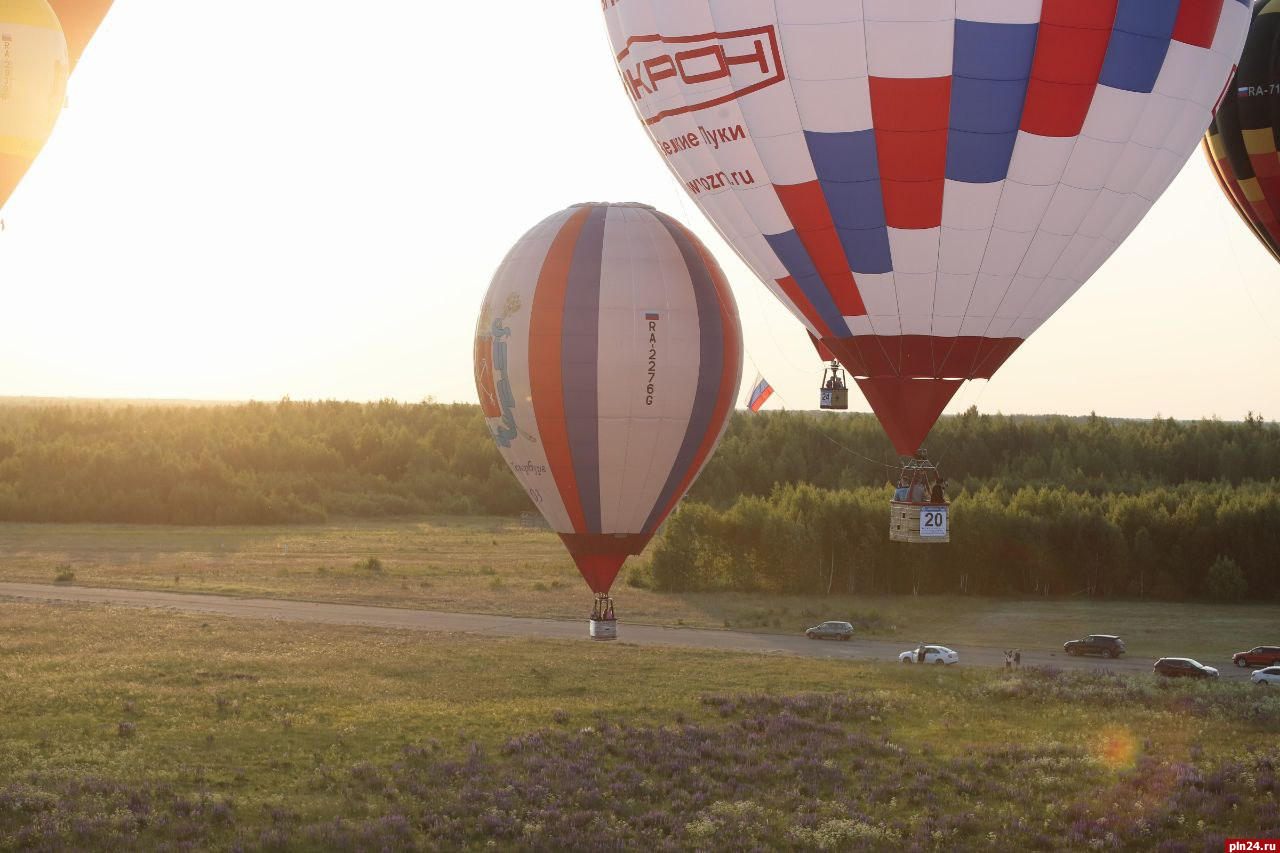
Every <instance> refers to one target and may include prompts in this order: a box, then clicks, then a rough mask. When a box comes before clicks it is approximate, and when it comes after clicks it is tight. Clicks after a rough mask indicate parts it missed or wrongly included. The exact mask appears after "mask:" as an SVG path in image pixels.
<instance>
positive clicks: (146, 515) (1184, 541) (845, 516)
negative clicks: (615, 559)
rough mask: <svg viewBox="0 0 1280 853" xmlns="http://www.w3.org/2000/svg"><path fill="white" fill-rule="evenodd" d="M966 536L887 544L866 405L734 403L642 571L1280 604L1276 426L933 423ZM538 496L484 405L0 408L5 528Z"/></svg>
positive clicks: (788, 586) (879, 436)
mask: <svg viewBox="0 0 1280 853" xmlns="http://www.w3.org/2000/svg"><path fill="white" fill-rule="evenodd" d="M929 449H930V453H931V456H932V457H933V458H934V459H935V460H937V461H939V462H940V464H941V465H942V468H943V470H944V473H945V474H946V475H947V476H948V477H949V478H950V486H951V488H950V496H951V497H952V499H953V501H954V503H953V527H954V531H953V542H952V544H951V545H950V546H946V547H938V546H932V547H930V546H926V547H912V546H905V545H898V544H893V543H890V542H888V540H887V536H886V532H885V530H886V527H887V503H886V502H887V499H888V496H889V493H890V489H889V486H888V483H889V481H890V480H891V479H893V478H895V477H896V472H895V470H894V467H893V465H894V462H895V460H896V457H895V456H894V454H893V451H892V448H891V447H890V445H889V443H888V441H887V440H886V439H885V438H884V436H883V433H882V432H881V431H880V427H879V425H878V424H877V423H876V421H875V420H874V418H872V417H871V416H869V415H857V414H852V415H848V414H846V415H830V414H816V413H788V412H777V413H764V414H759V415H750V414H746V413H741V412H740V413H738V414H736V415H735V416H734V419H733V422H732V423H731V425H730V428H729V431H728V433H727V434H726V436H725V439H724V441H723V442H722V444H721V447H720V449H719V451H718V452H717V454H716V456H715V458H714V459H713V460H712V462H711V463H710V464H709V465H708V467H707V469H706V471H704V472H703V475H702V477H701V478H700V479H699V481H698V482H697V483H696V484H695V486H694V488H693V490H692V491H691V492H690V495H689V497H688V498H687V499H686V500H685V501H684V502H683V503H682V505H681V507H680V509H679V510H678V511H677V512H676V513H675V514H674V515H673V516H672V518H671V519H670V520H669V521H668V522H667V525H666V527H665V529H664V532H663V537H662V538H661V540H660V541H659V544H658V546H657V547H656V548H655V549H654V553H653V557H652V560H651V561H650V563H648V564H647V565H641V567H640V568H639V569H638V570H636V571H633V572H632V573H631V582H632V583H635V584H639V585H652V586H654V587H657V588H660V589H670V590H719V589H739V590H768V591H777V592H827V591H831V592H836V591H840V592H844V591H852V592H868V593H870V592H877V593H881V592H899V593H911V592H950V593H970V594H983V595H1050V596H1057V595H1074V594H1084V595H1090V596H1099V597H1143V598H1148V597H1155V598H1172V599H1179V598H1202V597H1209V598H1215V599H1220V600H1245V599H1250V598H1265V599H1274V598H1276V597H1280V571H1277V558H1280V489H1278V488H1277V485H1278V484H1280V426H1277V425H1276V424H1274V423H1268V422H1267V421H1265V420H1264V419H1263V418H1262V417H1260V416H1254V415H1252V414H1251V415H1249V417H1248V418H1246V420H1245V421H1243V422H1236V423H1229V422H1223V421H1219V420H1204V421H1196V422H1181V421H1175V420H1171V419H1153V420H1148V421H1117V420H1109V419H1105V418H1100V417H1096V416H1091V417H1087V418H1065V417H1018V416H1004V415H984V414H979V413H978V412H977V411H975V410H972V409H971V410H969V411H968V412H965V413H964V414H962V415H958V416H955V417H948V418H944V419H942V421H941V422H940V423H939V424H938V426H937V428H936V429H935V430H934V432H933V434H932V435H931V436H930V444H929ZM532 509H533V507H532V505H531V504H530V503H529V501H528V499H527V498H526V496H525V495H524V493H523V491H522V490H521V489H520V488H519V487H518V486H517V485H516V482H515V479H514V478H513V477H512V476H511V475H510V473H509V472H508V471H507V470H506V467H505V465H504V464H503V462H502V460H501V457H499V455H498V453H497V451H496V450H495V449H494V447H493V443H492V441H491V440H490V438H489V435H488V433H487V431H486V428H485V425H484V422H483V420H482V418H481V416H480V412H479V409H478V408H477V407H475V406H468V405H439V404H432V403H422V404H412V405H410V404H402V403H396V402H379V403H369V404H358V403H338V402H314V403H311V402H307V403H304V402H292V401H289V400H285V401H282V402H279V403H247V404H236V405H225V406H202V407H193V406H164V405H139V406H129V405H124V406H122V405H85V404H35V403H31V402H27V403H26V404H24V405H3V404H0V521H25V522H127V523H160V524H280V523H307V522H319V521H324V520H326V519H329V518H336V517H361V518H368V517H383V516H406V515H422V514H447V515H519V514H521V513H526V512H531V511H532Z"/></svg>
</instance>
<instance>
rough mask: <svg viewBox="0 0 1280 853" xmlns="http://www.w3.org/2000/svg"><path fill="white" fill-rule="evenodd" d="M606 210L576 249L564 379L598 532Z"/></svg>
mask: <svg viewBox="0 0 1280 853" xmlns="http://www.w3.org/2000/svg"><path fill="white" fill-rule="evenodd" d="M608 212H609V209H608V208H607V207H602V206H598V207H594V208H592V210H591V215H590V216H589V217H587V221H586V223H585V224H584V225H583V226H582V233H581V234H580V235H579V236H578V242H577V244H576V245H575V246H574V249H573V264H572V266H571V267H570V268H569V285H568V287H567V288H566V290H565V297H564V326H563V332H562V334H563V341H564V343H563V348H562V350H561V358H562V362H561V365H562V366H561V376H562V381H563V383H564V418H565V431H566V433H567V434H568V437H569V454H570V456H571V457H572V458H573V472H574V476H575V477H576V478H577V481H578V497H579V499H580V500H581V501H582V514H583V517H584V518H585V520H586V523H587V529H586V531H584V532H586V533H600V532H602V531H601V526H600V433H599V429H600V427H599V411H600V408H599V404H600V401H599V382H598V371H599V368H598V363H599V359H600V344H599V339H600V270H601V266H602V264H603V258H604V223H605V218H606V217H607V216H608Z"/></svg>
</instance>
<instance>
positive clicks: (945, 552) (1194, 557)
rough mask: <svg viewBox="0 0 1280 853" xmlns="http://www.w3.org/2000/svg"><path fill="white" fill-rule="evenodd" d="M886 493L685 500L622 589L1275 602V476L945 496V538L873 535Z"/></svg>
mask: <svg viewBox="0 0 1280 853" xmlns="http://www.w3.org/2000/svg"><path fill="white" fill-rule="evenodd" d="M891 493H892V490H891V489H889V488H888V487H881V488H867V487H863V488H857V489H841V490H828V489H820V488H817V487H816V486H813V485H810V484H798V485H797V484H791V485H780V486H778V487H777V488H776V489H774V490H773V492H771V493H770V494H769V495H767V496H764V497H761V496H757V495H745V496H742V497H740V498H738V499H737V500H736V501H734V502H733V504H732V505H731V506H729V507H728V508H727V509H719V508H716V507H714V506H712V505H710V504H706V503H699V502H695V501H685V502H684V503H683V505H682V506H681V507H680V508H679V510H678V511H677V512H676V513H675V514H674V515H673V516H672V517H671V518H670V519H668V521H667V523H666V527H665V530H664V532H663V536H662V538H661V539H660V540H659V541H658V544H657V546H656V547H655V549H654V552H653V554H652V558H651V560H650V562H649V563H648V565H642V566H641V567H639V569H638V570H636V571H633V573H632V578H631V580H632V583H634V584H635V585H637V586H651V587H654V588H657V589H662V590H667V591H699V592H701V591H713V590H735V591H743V592H776V593H792V594H797V593H805V594H828V593H832V592H847V593H854V594H923V593H946V594H974V595H1020V596H1035V595H1041V596H1063V595H1086V596H1090V597H1099V598H1104V597H1105V598H1159V599H1175V600H1176V599H1192V598H1207V599H1210V600H1218V601H1240V600H1246V599H1250V598H1256V599H1260V600H1263V599H1270V600H1274V599H1276V598H1277V597H1280V571H1277V566H1276V562H1277V558H1278V557H1280V491H1278V490H1277V483H1276V482H1275V481H1272V482H1269V483H1256V482H1250V483H1246V484H1243V485H1240V486H1232V485H1230V484H1228V483H1225V482H1224V483H1216V484H1205V483H1198V484H1183V485H1179V486H1161V487H1158V488H1156V489H1153V490H1149V491H1144V492H1139V493H1132V494H1126V493H1121V492H1113V493H1105V494H1090V493H1086V492H1077V491H1071V490H1069V489H1066V488H1064V487H1061V486H1058V487H1049V486H1025V487H1023V488H1020V489H1017V490H1013V491H1011V490H1009V489H1007V488H1005V487H1003V486H1000V485H995V486H986V487H983V488H980V489H978V490H977V491H975V492H968V491H963V492H961V493H960V494H959V495H957V496H955V497H954V499H953V500H952V507H951V522H952V535H951V543H950V544H947V545H904V544H901V543H894V542H890V541H889V539H888V535H887V529H888V522H889V512H888V501H889V497H890V495H891Z"/></svg>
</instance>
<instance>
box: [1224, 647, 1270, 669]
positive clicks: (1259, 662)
mask: <svg viewBox="0 0 1280 853" xmlns="http://www.w3.org/2000/svg"><path fill="white" fill-rule="evenodd" d="M1231 662H1232V663H1234V664H1235V665H1236V666H1238V667H1241V668H1243V667H1246V666H1254V667H1258V666H1275V665H1276V664H1280V646H1254V647H1253V648H1252V649H1249V651H1247V652H1236V653H1235V654H1234V655H1232V656H1231Z"/></svg>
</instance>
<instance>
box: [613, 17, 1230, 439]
mask: <svg viewBox="0 0 1280 853" xmlns="http://www.w3.org/2000/svg"><path fill="white" fill-rule="evenodd" d="M603 6H604V15H605V19H606V22H607V25H608V30H609V35H610V38H611V41H612V46H613V50H614V55H615V58H616V62H617V68H618V72H619V73H620V75H621V78H622V84H623V88H624V89H625V90H626V92H627V96H628V97H629V98H630V99H631V102H632V103H633V104H634V106H635V109H636V112H637V115H638V116H639V118H640V119H641V121H642V122H643V124H644V126H645V128H646V129H647V130H648V132H649V134H650V135H651V137H652V140H653V142H654V144H655V145H656V147H657V150H658V152H659V154H660V155H661V156H662V157H663V158H664V159H665V160H666V162H667V164H668V166H669V167H670V168H671V170H672V171H673V172H674V174H675V175H676V176H677V178H678V179H679V180H680V182H681V183H682V184H683V185H684V187H685V189H686V191H687V192H688V194H689V195H690V196H691V197H692V198H693V199H694V201H695V202H696V203H697V205H698V206H699V208H700V209H701V210H702V211H703V213H705V214H706V215H707V217H708V218H709V219H710V220H711V222H712V223H713V224H714V225H715V226H716V227H717V229H718V230H719V231H720V233H721V234H722V235H723V236H724V238H725V239H726V240H727V241H728V243H729V244H730V245H731V246H732V247H733V248H734V249H735V250H736V251H737V252H738V254H739V255H740V256H741V257H742V259H743V260H744V261H745V262H746V263H747V264H748V265H749V266H750V267H751V268H752V269H753V270H754V271H755V272H756V274H757V275H758V276H759V277H760V279H761V280H762V281H763V282H764V284H765V285H766V286H767V287H768V288H769V289H770V290H771V291H773V293H774V294H775V295H776V296H777V297H778V298H779V299H781V300H782V302H783V303H784V304H786V305H787V306H788V307H789V308H790V309H791V311H792V313H793V314H794V315H795V316H796V318H797V319H798V320H800V322H802V323H803V324H804V325H805V327H806V328H807V329H808V330H809V331H810V332H811V333H812V334H814V335H815V336H817V337H818V338H820V339H821V340H822V342H823V343H824V344H826V346H827V347H828V348H829V349H830V350H831V351H832V352H833V353H835V354H836V356H838V358H839V360H840V362H841V363H842V364H843V365H844V366H845V368H847V369H848V371H849V372H850V373H851V374H853V376H854V377H855V378H856V380H857V382H858V385H859V387H860V388H861V389H862V392H863V394H864V395H865V396H866V398H867V400H868V402H869V403H870V404H871V407H872V409H873V410H874V411H875V413H876V415H877V416H878V417H879V419H880V422H881V424H882V425H883V427H884V429H885V431H886V433H887V434H888V436H889V438H890V439H891V440H892V442H893V445H894V447H895V448H896V449H897V451H898V452H899V453H900V454H902V455H903V456H906V457H916V456H917V453H918V451H919V450H920V447H921V444H922V443H923V442H924V439H925V437H926V436H927V435H928V433H929V431H930V429H931V428H932V426H933V424H934V423H935V422H936V420H937V418H938V416H939V415H940V414H941V412H942V411H943V409H944V408H945V407H946V406H947V404H948V403H949V402H950V401H951V399H952V397H953V396H954V395H955V393H956V391H957V390H958V389H959V388H960V386H961V384H962V383H963V382H964V381H965V380H970V379H990V378H991V376H992V374H994V373H995V371H996V370H997V369H998V368H999V367H1000V366H1001V365H1002V364H1003V363H1004V362H1005V361H1006V360H1007V359H1008V358H1009V357H1010V356H1011V355H1012V354H1013V353H1014V351H1015V350H1016V349H1017V348H1018V347H1019V346H1020V345H1021V344H1022V342H1023V341H1024V340H1026V338H1027V337H1028V336H1029V335H1030V334H1031V333H1032V332H1034V331H1035V330H1036V329H1037V328H1039V327H1040V325H1041V324H1043V323H1044V322H1045V321H1046V320H1047V319H1048V318H1049V316H1050V315H1052V314H1053V312H1054V311H1056V310H1057V309H1058V308H1059V307H1060V306H1061V305H1062V304H1063V303H1064V302H1065V301H1066V300H1067V299H1068V298H1069V297H1070V296H1071V295H1072V294H1074V293H1075V292H1076V290H1078V289H1079V288H1080V286H1081V285H1082V284H1083V283H1084V282H1085V281H1086V280H1087V279H1088V278H1089V277H1090V276H1091V275H1093V273H1094V272H1095V271H1096V270H1097V269H1098V268H1099V267H1100V266H1101V265H1102V263H1103V262H1104V261H1106V260H1107V258H1109V257H1110V256H1111V254H1112V252H1114V251H1115V250H1116V248H1117V247H1118V246H1119V245H1120V243H1121V242H1122V241H1123V240H1124V239H1125V238H1126V237H1127V236H1128V235H1129V233H1130V232H1131V231H1133V229H1134V228H1135V227H1136V226H1137V224H1138V223H1139V222H1140V221H1141V219H1142V218H1143V216H1145V215H1146V212H1147V211H1148V210H1149V209H1150V207H1151V205H1152V204H1153V203H1154V202H1155V200H1156V199H1157V198H1159V196H1160V195H1161V194H1162V193H1163V192H1164V190H1165V189H1166V188H1167V187H1168V186H1169V184H1170V183H1171V182H1172V180H1173V178H1174V177H1175V176H1176V175H1177V173H1178V172H1179V170H1180V169H1181V168H1182V166H1183V164H1184V163H1185V162H1186V160H1187V158H1188V157H1189V156H1190V154H1191V152H1192V151H1193V150H1194V149H1195V146H1196V143H1197V142H1198V141H1199V139H1200V137H1201V136H1202V135H1203V133H1204V129H1205V128H1206V127H1208V125H1209V121H1210V119H1211V117H1212V111H1213V108H1214V106H1215V105H1216V103H1217V101H1218V99H1219V97H1220V96H1221V94H1222V89H1223V85H1224V84H1225V83H1226V81H1227V80H1228V78H1229V77H1230V76H1231V71H1232V68H1233V66H1234V64H1235V62H1236V59H1237V57H1238V56H1239V54H1240V49H1241V47H1242V45H1243V43H1244V36H1245V33H1246V31H1247V28H1248V24H1249V6H1248V4H1247V2H1246V0H1089V2H1081V0H913V2H910V3H906V2H902V0H732V2H730V0H680V2H673V0H622V2H615V0H607V2H605V3H604V4H603Z"/></svg>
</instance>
